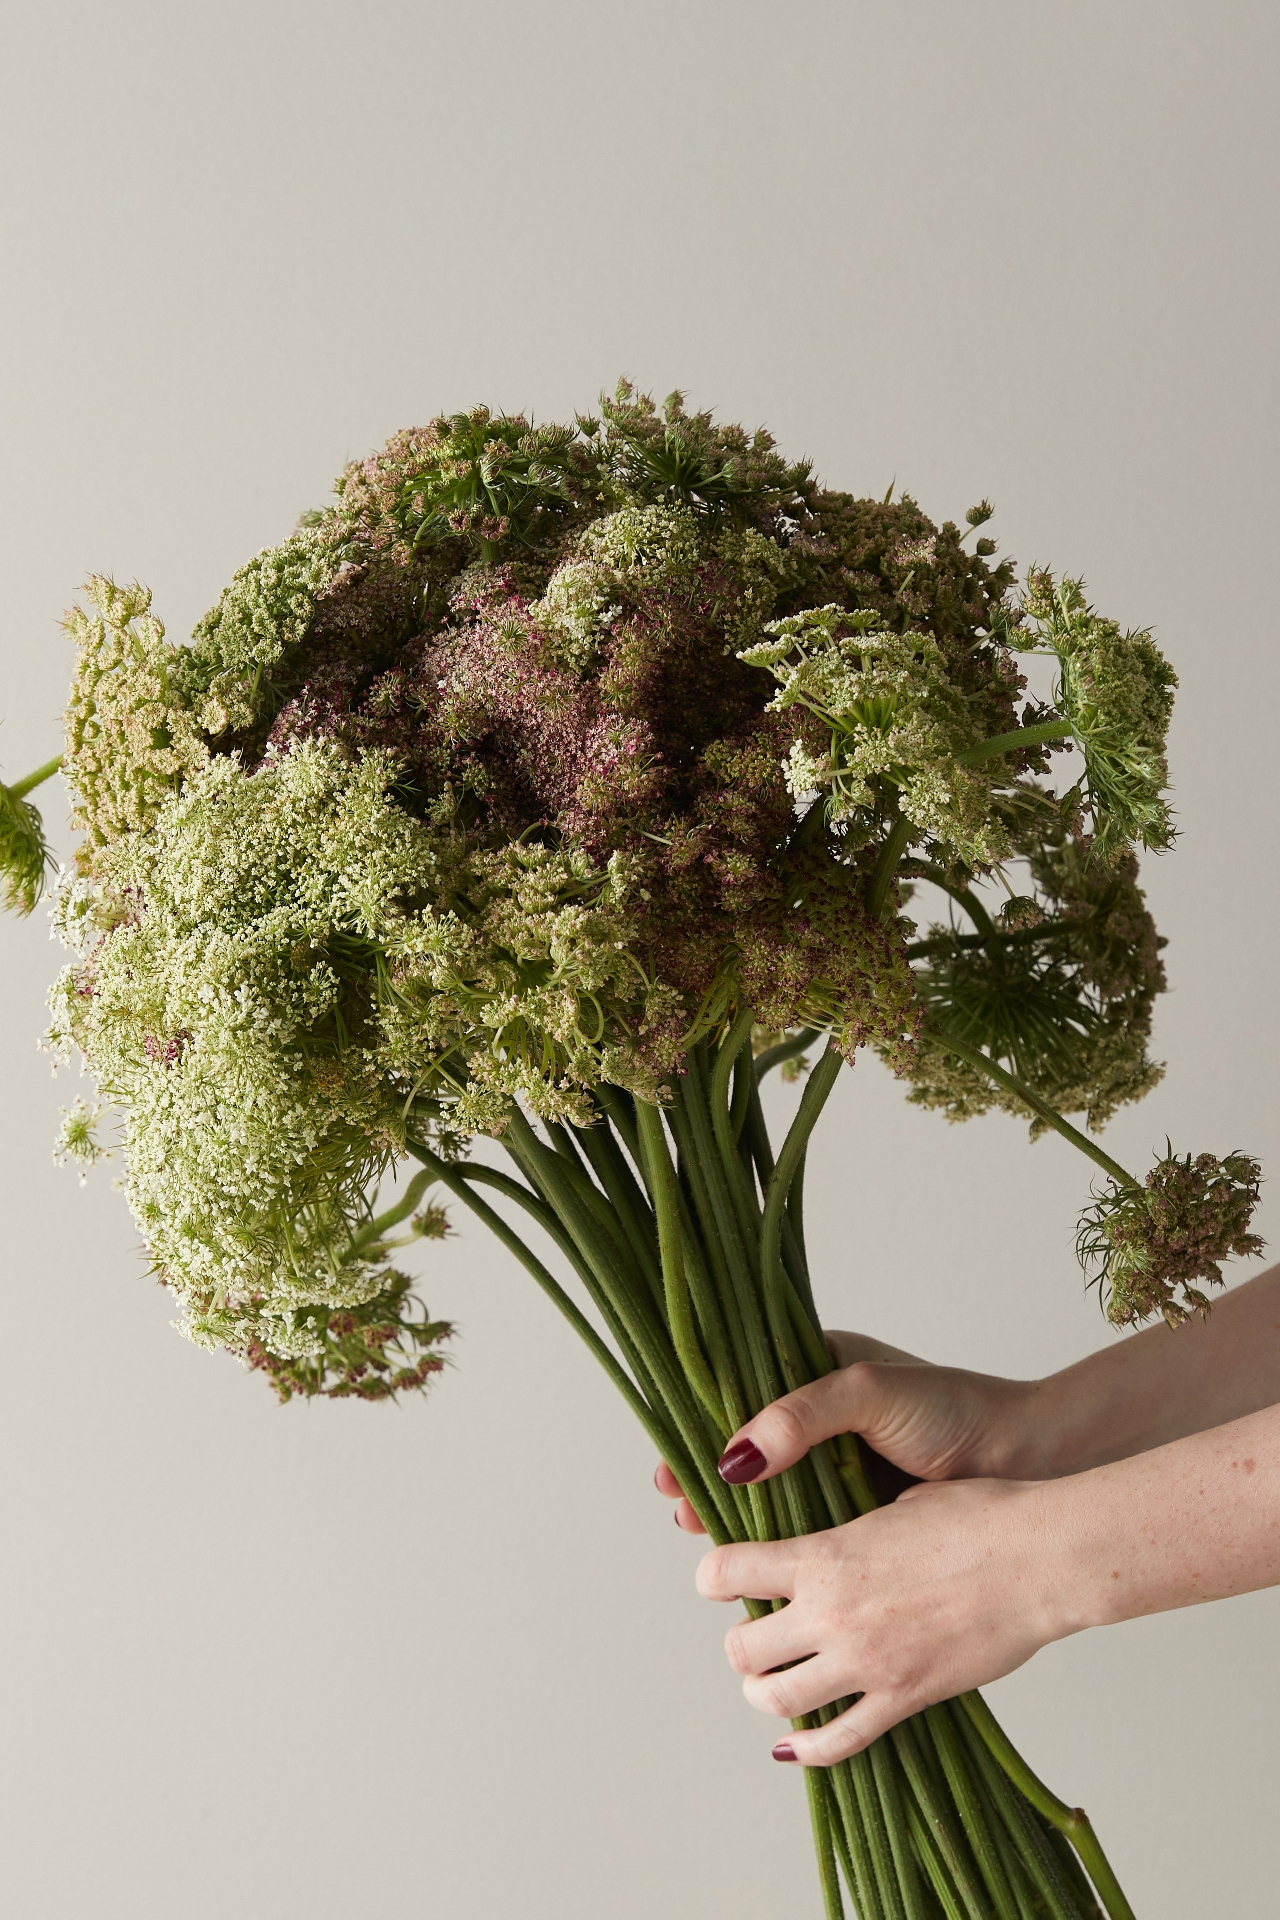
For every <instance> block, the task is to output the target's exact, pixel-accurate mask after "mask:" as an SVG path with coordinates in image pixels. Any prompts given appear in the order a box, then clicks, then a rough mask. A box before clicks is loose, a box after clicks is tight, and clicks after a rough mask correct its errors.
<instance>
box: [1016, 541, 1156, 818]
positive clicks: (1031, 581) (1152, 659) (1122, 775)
mask: <svg viewBox="0 0 1280 1920" xmlns="http://www.w3.org/2000/svg"><path fill="white" fill-rule="evenodd" d="M1019 626H1020V631H1015V630H1014V629H1013V628H1006V629H1005V631H1006V632H1007V633H1008V634H1009V637H1010V638H1011V641H1012V644H1013V645H1015V646H1019V647H1023V648H1025V649H1027V650H1029V651H1036V652H1047V653H1052V654H1054V655H1055V656H1056V658H1057V662H1058V685H1057V687H1056V689H1055V691H1054V701H1055V704H1056V705H1057V706H1058V707H1059V708H1060V710H1061V712H1062V713H1063V714H1064V716H1065V717H1066V719H1067V720H1068V721H1069V722H1070V725H1071V732H1072V735H1073V737H1074V739H1075V741H1076V743H1077V744H1078V746H1079V748H1080V751H1081V753H1082V755H1083V757H1084V763H1085V774H1084V788H1085V793H1086V795H1087V798H1088V804H1089V806H1090V809H1091V811H1092V813H1093V816H1094V821H1095V827H1096V851H1097V852H1098V853H1099V854H1106V855H1114V854H1117V853H1120V852H1122V851H1123V850H1124V848H1125V847H1127V846H1129V845H1131V844H1133V843H1134V842H1137V843H1138V844H1139V845H1141V846H1144V847H1150V848H1154V849H1156V850H1159V849H1160V848H1162V847H1168V846H1170V845H1172V842H1173V824H1172V821H1171V819H1170V815H1169V808H1168V804H1167V802H1166V800H1165V798H1164V794H1165V789H1166V788H1167V786H1168V784H1169V767H1168V762H1167V761H1166V759H1165V736H1166V735H1167V733H1168V731H1169V719H1170V715H1171V714H1172V712H1173V694H1174V689H1175V687H1176V686H1177V684H1178V680H1177V675H1176V674H1175V673H1174V671H1173V669H1172V668H1171V667H1170V665H1169V663H1168V661H1167V660H1166V659H1165V658H1164V656H1163V655H1162V654H1161V652H1160V650H1159V649H1158V647H1156V646H1155V644H1154V642H1153V641H1152V639H1151V637H1150V635H1149V634H1147V633H1122V632H1121V631H1120V628H1119V627H1118V626H1117V625H1116V623H1115V621H1114V620H1104V619H1102V618H1101V617H1100V616H1099V615H1098V614H1097V613H1095V612H1094V610H1093V608H1092V607H1091V606H1090V605H1089V604H1088V602H1087V601H1086V600H1085V597H1084V583H1083V581H1080V580H1062V581H1060V582H1055V581H1054V578H1053V575H1052V574H1051V573H1048V572H1046V571H1045V570H1044V569H1043V568H1033V569H1032V571H1031V573H1030V574H1029V576H1028V579H1027V588H1026V592H1025V594H1024V596H1023V600H1022V605H1021V608H1020V622H1019Z"/></svg>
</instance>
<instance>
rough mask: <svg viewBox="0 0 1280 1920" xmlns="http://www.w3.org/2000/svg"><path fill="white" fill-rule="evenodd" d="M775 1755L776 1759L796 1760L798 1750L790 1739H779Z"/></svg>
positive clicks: (774, 1751)
mask: <svg viewBox="0 0 1280 1920" xmlns="http://www.w3.org/2000/svg"><path fill="white" fill-rule="evenodd" d="M773 1757H774V1759H775V1760H794V1759H795V1757H796V1750H795V1748H794V1747H793V1746H792V1744H791V1742H790V1741H789V1740H779V1742H778V1744H777V1746H776V1747H775V1748H774V1750H773Z"/></svg>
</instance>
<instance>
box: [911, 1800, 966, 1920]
mask: <svg viewBox="0 0 1280 1920" xmlns="http://www.w3.org/2000/svg"><path fill="white" fill-rule="evenodd" d="M907 1824H908V1826H909V1827H910V1829H911V1841H912V1845H913V1846H914V1847H915V1850H916V1857H917V1858H918V1859H919V1861H920V1863H921V1865H922V1866H923V1868H924V1871H925V1877H926V1878H927V1880H928V1882H929V1885H930V1886H931V1887H932V1888H933V1891H934V1893H935V1895H936V1896H937V1900H938V1904H939V1906H940V1907H941V1908H942V1911H943V1913H944V1915H945V1916H946V1920H967V1915H966V1912H965V1909H964V1908H963V1907H962V1906H961V1904H960V1902H959V1900H958V1899H957V1898H956V1891H955V1887H954V1885H953V1883H952V1880H951V1876H950V1875H949V1874H948V1872H947V1867H946V1862H945V1861H944V1860H943V1858H942V1855H941V1854H940V1853H939V1851H938V1843H937V1841H936V1840H935V1839H934V1837H933V1835H932V1833H931V1832H930V1831H929V1828H928V1827H927V1826H926V1825H925V1820H924V1815H923V1814H922V1813H921V1811H920V1809H919V1807H918V1806H917V1805H916V1804H915V1802H914V1801H912V1800H909V1801H908V1802H907Z"/></svg>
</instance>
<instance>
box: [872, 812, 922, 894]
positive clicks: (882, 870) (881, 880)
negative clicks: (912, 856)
mask: <svg viewBox="0 0 1280 1920" xmlns="http://www.w3.org/2000/svg"><path fill="white" fill-rule="evenodd" d="M912 831H913V828H912V823H911V821H910V820H908V819H907V816H906V815H905V813H900V814H899V815H898V818H897V819H896V820H895V821H894V823H893V825H892V827H891V828H890V829H889V836H888V838H887V839H886V841H885V843H884V845H883V846H882V847H881V849H880V857H879V859H878V860H877V861H876V864H875V867H874V869H873V871H872V874H871V885H870V887H869V889H868V891H867V912H868V913H869V914H870V915H871V918H872V919H873V920H878V919H879V918H880V916H881V914H882V913H883V912H884V910H885V905H886V903H887V901H888V898H889V887H890V885H891V883H892V881H893V876H894V874H895V873H896V872H897V870H898V862H899V860H900V859H901V858H902V856H903V854H904V853H905V852H906V848H907V842H908V841H909V840H910V838H911V834H912Z"/></svg>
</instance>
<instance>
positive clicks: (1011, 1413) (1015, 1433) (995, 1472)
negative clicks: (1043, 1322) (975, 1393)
mask: <svg viewBox="0 0 1280 1920" xmlns="http://www.w3.org/2000/svg"><path fill="white" fill-rule="evenodd" d="M999 1394H1000V1400H999V1405H998V1406H997V1407H996V1408H994V1409H992V1410H991V1411H990V1412H989V1413H988V1414H987V1416H986V1418H985V1420H984V1423H983V1429H982V1441H981V1447H980V1452H979V1456H978V1457H977V1458H976V1459H975V1460H974V1462H973V1464H972V1468H971V1471H972V1472H973V1473H974V1474H976V1475H981V1476H983V1477H984V1478H989V1479H993V1480H1037V1481H1038V1480H1056V1479H1058V1478H1059V1476H1060V1475H1062V1474H1064V1473H1071V1472H1073V1471H1074V1463H1073V1462H1072V1461H1071V1460H1069V1459H1068V1458H1067V1457H1066V1455H1067V1448H1066V1446H1065V1444H1064V1440H1065V1435H1064V1432H1063V1427H1064V1413H1065V1409H1064V1407H1063V1404H1062V1396H1061V1395H1060V1393H1058V1392H1057V1391H1056V1383H1055V1381H1054V1379H1053V1378H1049V1379H1047V1380H1001V1381H1000V1382H999Z"/></svg>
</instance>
